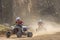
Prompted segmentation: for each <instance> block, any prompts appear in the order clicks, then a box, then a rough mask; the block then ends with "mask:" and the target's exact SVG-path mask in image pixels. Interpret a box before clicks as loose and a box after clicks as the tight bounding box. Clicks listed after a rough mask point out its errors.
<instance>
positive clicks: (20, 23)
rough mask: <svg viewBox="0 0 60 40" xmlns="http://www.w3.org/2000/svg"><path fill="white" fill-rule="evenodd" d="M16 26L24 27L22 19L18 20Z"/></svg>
mask: <svg viewBox="0 0 60 40" xmlns="http://www.w3.org/2000/svg"><path fill="white" fill-rule="evenodd" d="M16 25H17V26H20V27H22V25H23V21H22V20H21V18H20V17H17V18H16Z"/></svg>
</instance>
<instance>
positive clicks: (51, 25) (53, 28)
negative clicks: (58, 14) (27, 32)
mask: <svg viewBox="0 0 60 40" xmlns="http://www.w3.org/2000/svg"><path fill="white" fill-rule="evenodd" d="M31 28H32V29H33V34H34V35H33V37H34V36H40V35H46V34H55V33H56V32H60V25H59V24H57V23H55V22H49V21H44V25H43V27H42V28H40V29H38V31H36V29H37V28H38V25H37V24H34V25H32V27H31Z"/></svg>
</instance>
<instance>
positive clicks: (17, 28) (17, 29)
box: [6, 25, 33, 38]
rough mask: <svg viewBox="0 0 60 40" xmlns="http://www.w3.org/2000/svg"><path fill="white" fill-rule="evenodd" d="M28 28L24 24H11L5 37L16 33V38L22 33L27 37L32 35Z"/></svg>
mask: <svg viewBox="0 0 60 40" xmlns="http://www.w3.org/2000/svg"><path fill="white" fill-rule="evenodd" d="M28 29H29V28H27V27H26V26H22V28H21V27H20V26H17V25H16V26H14V27H13V26H12V29H11V30H10V31H8V32H6V37H7V38H9V37H10V36H11V35H13V34H16V35H17V37H18V38H20V37H22V35H25V36H27V37H32V36H33V33H32V32H29V31H28Z"/></svg>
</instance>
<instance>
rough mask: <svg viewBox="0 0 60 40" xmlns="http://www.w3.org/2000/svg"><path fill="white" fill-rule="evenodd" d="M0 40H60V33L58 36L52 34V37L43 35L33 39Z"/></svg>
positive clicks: (12, 38) (3, 38) (2, 38)
mask: <svg viewBox="0 0 60 40" xmlns="http://www.w3.org/2000/svg"><path fill="white" fill-rule="evenodd" d="M0 40H60V33H57V34H51V35H42V36H36V37H33V38H26V37H23V38H16V36H14V37H11V38H6V37H3V36H2V37H0Z"/></svg>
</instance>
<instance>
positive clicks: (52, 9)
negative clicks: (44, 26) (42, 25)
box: [0, 0, 60, 25]
mask: <svg viewBox="0 0 60 40" xmlns="http://www.w3.org/2000/svg"><path fill="white" fill-rule="evenodd" d="M18 16H20V17H21V19H22V20H23V21H24V23H25V24H26V25H30V24H31V23H33V22H35V21H37V20H39V19H42V20H47V21H52V22H56V23H60V0H0V24H3V23H8V24H13V23H14V22H15V18H16V17H18Z"/></svg>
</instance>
